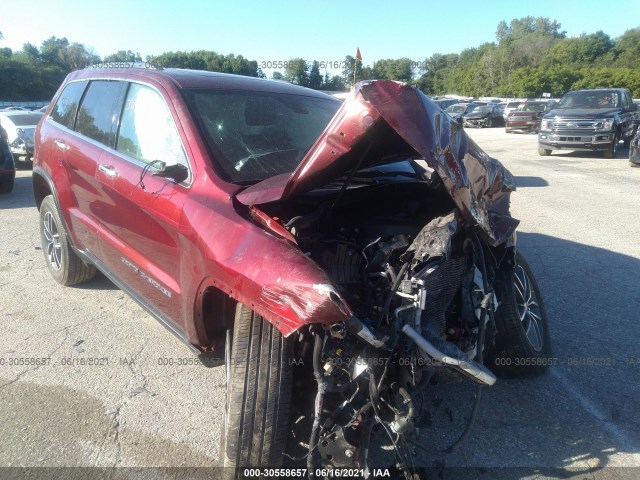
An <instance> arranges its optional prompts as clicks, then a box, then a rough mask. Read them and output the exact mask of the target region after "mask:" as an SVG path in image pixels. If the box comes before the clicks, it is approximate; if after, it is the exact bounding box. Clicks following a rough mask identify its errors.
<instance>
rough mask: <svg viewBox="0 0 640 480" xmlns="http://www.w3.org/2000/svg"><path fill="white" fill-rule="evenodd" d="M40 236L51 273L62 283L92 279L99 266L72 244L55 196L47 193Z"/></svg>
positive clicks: (43, 202) (74, 283)
mask: <svg viewBox="0 0 640 480" xmlns="http://www.w3.org/2000/svg"><path fill="white" fill-rule="evenodd" d="M40 240H41V242H42V251H43V252H44V258H45V260H46V261H47V267H48V268H49V272H50V273H51V276H52V277H53V278H54V279H55V281H56V282H58V283H59V284H61V285H65V286H68V285H76V284H78V283H83V282H86V281H88V280H91V279H92V278H93V277H94V276H95V274H96V267H94V266H93V265H89V264H87V263H85V262H83V261H82V259H81V258H80V257H78V255H77V254H76V253H75V252H74V251H73V249H72V248H71V242H70V240H69V235H68V233H67V231H66V230H65V228H64V223H63V222H62V219H61V218H60V214H59V213H58V209H57V208H56V204H55V202H54V201H53V197H52V196H51V195H48V196H46V197H45V198H44V200H43V201H42V205H40Z"/></svg>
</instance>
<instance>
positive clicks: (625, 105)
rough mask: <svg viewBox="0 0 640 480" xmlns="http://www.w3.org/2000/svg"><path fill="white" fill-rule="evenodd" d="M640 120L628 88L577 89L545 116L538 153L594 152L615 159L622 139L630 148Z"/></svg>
mask: <svg viewBox="0 0 640 480" xmlns="http://www.w3.org/2000/svg"><path fill="white" fill-rule="evenodd" d="M639 120H640V115H639V114H638V106H637V105H636V104H634V103H633V101H632V98H631V93H630V92H629V90H627V89H625V88H607V89H594V90H575V91H572V92H569V93H567V94H566V95H565V96H564V97H562V98H561V99H560V101H559V102H558V103H557V104H556V105H555V106H554V108H553V110H551V111H550V112H548V113H546V114H545V115H544V116H543V117H542V122H541V123H540V131H539V133H538V153H539V154H540V155H543V156H546V155H551V152H552V151H553V150H560V149H566V150H591V151H600V152H602V154H603V156H604V158H613V157H614V156H615V153H616V150H617V148H618V143H619V142H620V140H622V141H623V142H624V146H625V147H627V148H628V147H629V144H630V143H631V139H632V138H633V136H634V134H635V130H636V128H637V125H638V121H639Z"/></svg>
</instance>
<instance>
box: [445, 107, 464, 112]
mask: <svg viewBox="0 0 640 480" xmlns="http://www.w3.org/2000/svg"><path fill="white" fill-rule="evenodd" d="M465 108H467V107H466V106H465V105H451V106H450V107H449V108H447V109H446V110H445V112H447V113H463V112H464V110H465Z"/></svg>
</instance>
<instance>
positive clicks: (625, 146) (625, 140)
mask: <svg viewBox="0 0 640 480" xmlns="http://www.w3.org/2000/svg"><path fill="white" fill-rule="evenodd" d="M631 140H633V137H628V138H625V139H624V144H623V145H624V148H629V147H630V146H631Z"/></svg>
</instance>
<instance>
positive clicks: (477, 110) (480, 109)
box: [471, 105, 493, 113]
mask: <svg viewBox="0 0 640 480" xmlns="http://www.w3.org/2000/svg"><path fill="white" fill-rule="evenodd" d="M491 110H493V107H491V106H489V105H478V106H477V107H475V108H474V109H473V110H471V113H487V112H490V111H491Z"/></svg>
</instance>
